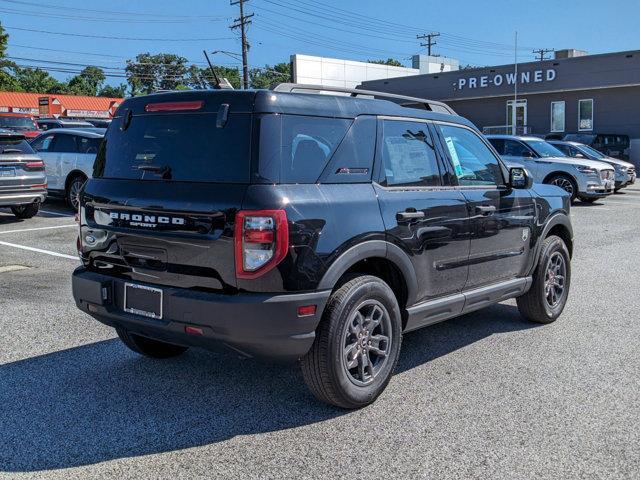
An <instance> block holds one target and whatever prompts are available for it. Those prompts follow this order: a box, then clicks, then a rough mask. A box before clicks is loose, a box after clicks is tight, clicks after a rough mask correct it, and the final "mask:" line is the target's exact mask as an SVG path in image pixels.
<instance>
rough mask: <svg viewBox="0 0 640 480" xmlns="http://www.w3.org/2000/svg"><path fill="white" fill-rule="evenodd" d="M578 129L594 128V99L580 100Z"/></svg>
mask: <svg viewBox="0 0 640 480" xmlns="http://www.w3.org/2000/svg"><path fill="white" fill-rule="evenodd" d="M578 130H580V131H583V130H593V99H591V98H590V99H588V100H578Z"/></svg>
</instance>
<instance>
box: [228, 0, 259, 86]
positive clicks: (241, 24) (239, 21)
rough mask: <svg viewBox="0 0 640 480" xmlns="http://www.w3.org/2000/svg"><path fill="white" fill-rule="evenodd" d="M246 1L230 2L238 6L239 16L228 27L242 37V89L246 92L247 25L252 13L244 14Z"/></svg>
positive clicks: (247, 84) (247, 69)
mask: <svg viewBox="0 0 640 480" xmlns="http://www.w3.org/2000/svg"><path fill="white" fill-rule="evenodd" d="M246 1H248V0H236V1H233V0H232V1H231V2H230V3H231V5H239V7H240V16H239V17H238V18H236V19H235V20H234V22H233V24H232V25H231V26H230V27H229V28H230V29H231V30H236V29H238V28H239V29H240V35H241V37H242V87H243V88H244V89H245V90H246V89H248V88H249V65H248V59H247V56H248V51H249V42H248V41H247V25H249V24H250V23H251V17H253V13H249V14H248V15H246V14H245V13H244V2H246Z"/></svg>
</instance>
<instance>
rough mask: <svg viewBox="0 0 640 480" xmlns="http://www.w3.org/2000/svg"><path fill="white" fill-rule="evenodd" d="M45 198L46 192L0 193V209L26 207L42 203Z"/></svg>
mask: <svg viewBox="0 0 640 480" xmlns="http://www.w3.org/2000/svg"><path fill="white" fill-rule="evenodd" d="M46 198H47V191H46V190H34V191H26V192H13V193H0V207H12V206H14V205H28V204H30V203H34V202H40V203H42V202H44V200H45V199H46Z"/></svg>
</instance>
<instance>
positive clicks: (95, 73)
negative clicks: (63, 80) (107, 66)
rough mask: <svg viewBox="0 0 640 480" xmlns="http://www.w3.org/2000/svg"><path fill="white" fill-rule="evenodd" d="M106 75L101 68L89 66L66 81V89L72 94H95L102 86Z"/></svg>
mask: <svg viewBox="0 0 640 480" xmlns="http://www.w3.org/2000/svg"><path fill="white" fill-rule="evenodd" d="M105 80H106V77H105V75H104V71H103V70H102V69H101V68H98V67H94V66H89V67H86V68H85V69H84V70H82V71H81V72H80V73H79V74H78V75H76V76H75V77H73V78H72V79H71V80H69V82H68V90H69V92H70V93H72V94H74V95H91V96H95V95H97V94H98V91H99V90H100V89H101V88H102V85H103V84H104V81H105Z"/></svg>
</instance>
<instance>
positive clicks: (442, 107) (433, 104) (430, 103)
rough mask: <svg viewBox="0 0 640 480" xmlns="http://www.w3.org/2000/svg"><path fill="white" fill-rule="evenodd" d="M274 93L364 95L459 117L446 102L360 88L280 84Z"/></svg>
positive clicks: (274, 89) (274, 88)
mask: <svg viewBox="0 0 640 480" xmlns="http://www.w3.org/2000/svg"><path fill="white" fill-rule="evenodd" d="M273 91H274V92H289V93H292V92H296V91H302V92H304V93H322V92H336V93H347V94H349V96H351V97H358V96H361V95H362V96H367V97H373V98H387V99H389V100H395V102H394V103H397V104H399V105H400V106H402V107H408V108H420V109H422V110H431V111H433V112H438V113H448V114H450V115H457V113H456V112H455V111H454V110H453V109H452V108H451V107H450V106H449V105H447V104H446V103H444V102H439V101H437V100H428V99H426V98H418V97H408V96H406V95H398V94H397V93H386V92H378V91H374V90H360V89H358V88H344V87H328V86H326V85H307V84H302V83H280V84H278V85H276V86H275V87H273Z"/></svg>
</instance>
